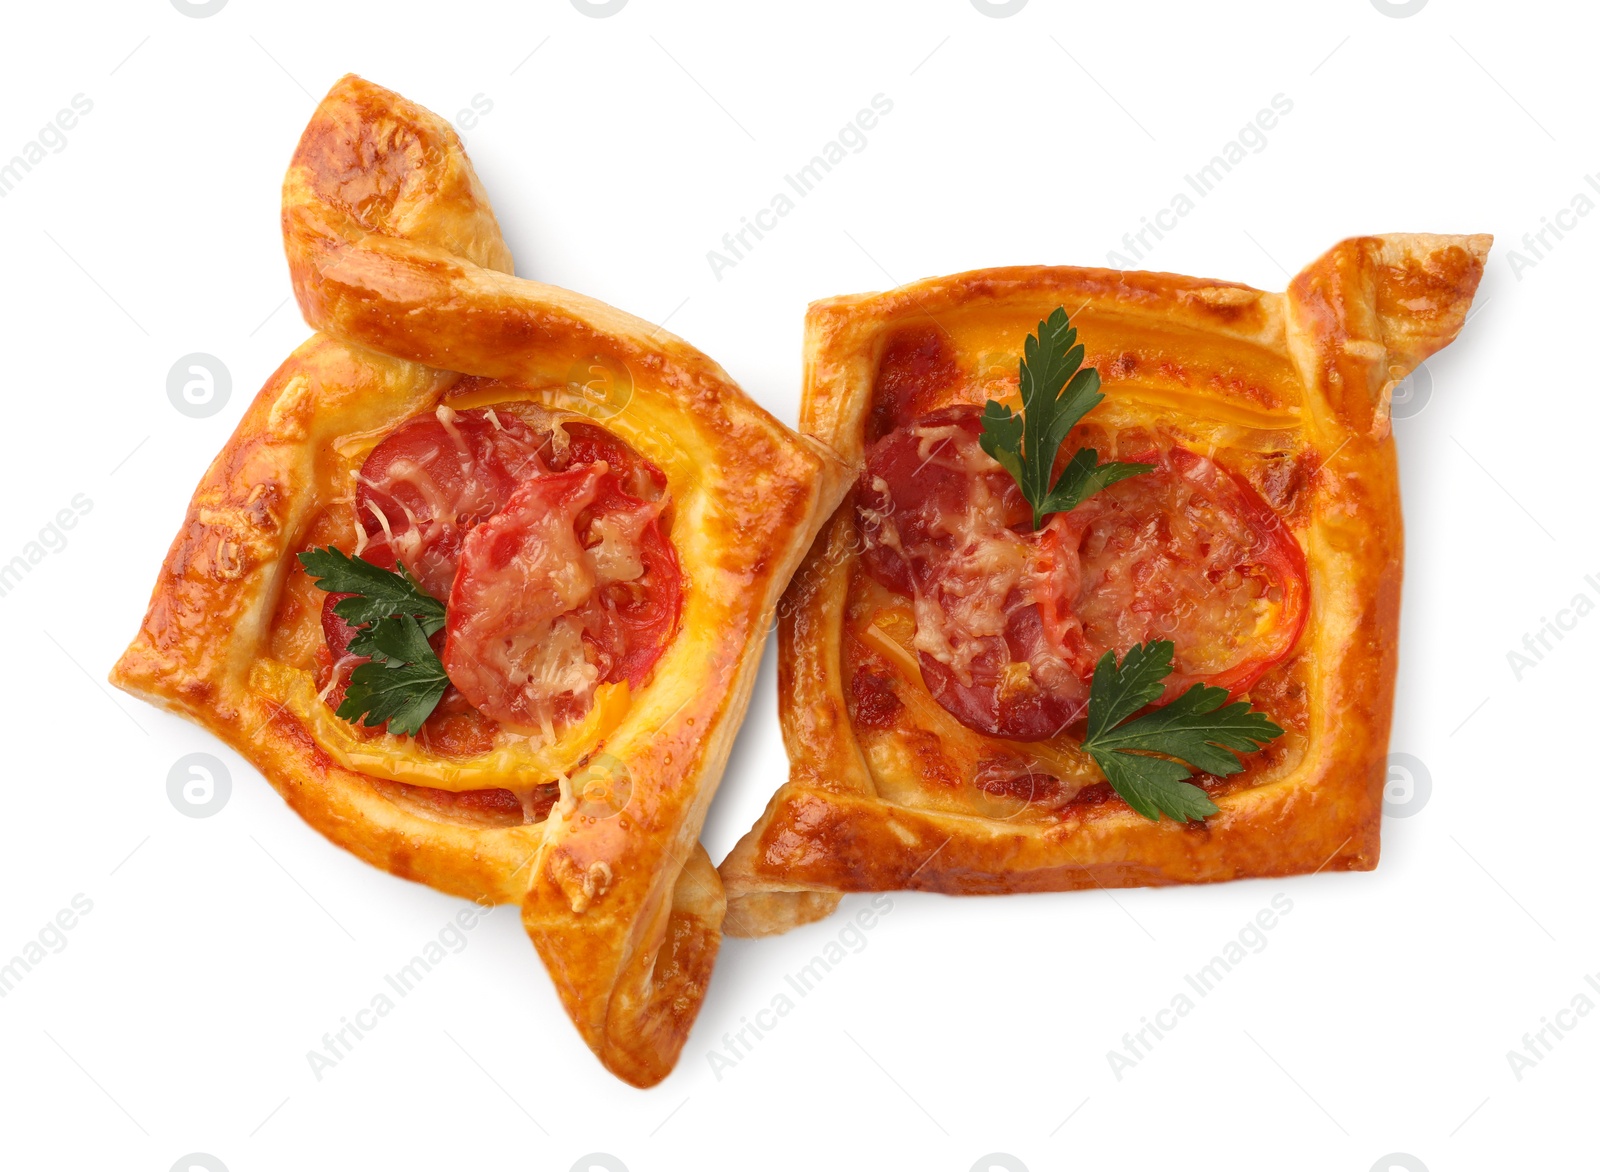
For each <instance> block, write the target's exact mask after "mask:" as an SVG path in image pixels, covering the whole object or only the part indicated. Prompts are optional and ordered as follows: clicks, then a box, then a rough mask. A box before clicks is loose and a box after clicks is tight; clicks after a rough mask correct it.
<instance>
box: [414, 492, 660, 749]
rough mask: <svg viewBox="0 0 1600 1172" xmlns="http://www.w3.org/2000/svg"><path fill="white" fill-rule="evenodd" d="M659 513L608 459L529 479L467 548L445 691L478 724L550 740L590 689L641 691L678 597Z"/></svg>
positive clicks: (453, 601)
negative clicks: (607, 686) (624, 685)
mask: <svg viewBox="0 0 1600 1172" xmlns="http://www.w3.org/2000/svg"><path fill="white" fill-rule="evenodd" d="M661 509H662V501H660V500H657V501H646V500H641V499H640V498H638V497H636V496H634V495H633V494H631V493H629V492H628V491H626V487H625V485H624V473H622V472H618V471H614V470H613V469H612V468H611V466H610V464H609V463H608V462H607V461H605V460H601V461H599V462H597V463H593V464H576V463H574V464H572V465H570V466H569V467H568V468H567V470H566V471H564V472H554V473H548V474H545V475H542V476H537V477H534V478H532V479H530V480H527V481H525V482H524V483H523V484H522V485H521V486H520V487H518V488H517V490H516V491H515V492H513V493H512V494H511V497H510V499H509V500H507V501H506V504H505V507H504V508H503V509H501V510H500V511H499V512H498V513H496V514H495V515H494V516H493V517H491V518H490V519H489V520H487V521H485V522H483V523H482V524H480V525H478V526H477V527H476V528H474V529H473V530H472V531H471V532H470V533H469V534H468V535H467V538H466V541H465V542H464V543H463V545H462V550H461V565H460V569H459V571H458V573H457V574H456V579H455V586H454V589H452V591H451V593H450V602H449V606H448V615H449V617H448V619H447V620H446V626H445V631H446V638H445V646H444V656H443V659H444V665H445V670H446V671H447V672H448V673H449V675H450V679H451V682H452V683H454V684H455V686H456V687H458V688H459V689H461V692H462V694H463V695H464V696H466V697H467V699H468V700H469V701H471V702H472V704H473V705H474V706H475V707H477V708H478V709H479V710H480V711H481V712H483V713H484V714H486V715H488V716H490V717H493V718H494V719H495V720H498V721H500V722H501V723H502V724H505V725H507V726H509V727H512V728H516V729H520V730H524V731H529V732H538V733H542V734H543V735H545V736H546V737H550V736H553V735H554V733H555V730H556V728H557V727H558V726H559V725H561V724H563V723H567V722H570V721H572V720H575V719H577V718H578V717H580V716H581V715H582V714H583V713H584V712H586V711H587V710H588V708H589V706H590V704H591V702H592V699H593V695H594V689H595V687H596V685H598V684H600V683H605V682H616V681H620V680H628V681H629V682H630V683H632V684H635V685H637V684H640V683H642V682H643V681H644V679H645V677H646V676H647V675H648V674H649V672H650V669H651V668H652V667H653V666H654V665H655V662H656V660H657V659H659V658H660V656H661V653H662V651H663V650H664V649H665V647H666V643H667V641H668V640H669V639H670V637H671V635H672V632H673V630H674V628H675V626H676V623H677V618H678V609H679V604H680V601H681V598H682V574H681V572H680V570H679V568H678V562H677V556H676V554H675V553H674V552H673V550H672V547H671V546H670V544H668V542H667V540H666V538H665V536H664V535H663V534H662V533H661V529H660V521H659V515H660V512H661Z"/></svg>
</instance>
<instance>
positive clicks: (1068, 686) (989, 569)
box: [856, 407, 1089, 740]
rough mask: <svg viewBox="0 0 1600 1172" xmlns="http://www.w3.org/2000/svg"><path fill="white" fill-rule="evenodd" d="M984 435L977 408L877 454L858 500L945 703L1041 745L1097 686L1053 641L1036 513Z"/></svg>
mask: <svg viewBox="0 0 1600 1172" xmlns="http://www.w3.org/2000/svg"><path fill="white" fill-rule="evenodd" d="M979 431H980V423H979V413H978V411H977V410H976V409H975V408H971V407H952V408H948V409H945V410H942V411H936V412H934V413H932V414H931V415H927V416H925V417H923V418H922V419H919V420H917V421H915V422H913V423H911V424H908V425H907V426H905V427H901V428H897V429H896V430H894V431H891V432H890V433H889V434H888V435H886V436H884V438H883V439H881V440H879V441H878V442H877V443H876V444H875V445H873V447H872V450H871V452H870V453H869V454H868V457H867V463H866V467H865V468H864V469H863V470H862V474H861V483H860V485H859V487H858V489H857V496H856V501H857V511H858V514H859V516H860V519H861V524H862V533H863V536H864V538H865V543H866V544H865V552H864V555H863V558H864V564H865V566H866V569H867V571H868V573H870V574H871V575H872V576H873V577H874V578H876V579H877V580H878V581H879V582H881V583H883V584H884V585H885V586H887V587H889V588H890V589H891V590H895V591H898V592H900V593H902V594H909V595H911V597H912V599H913V606H914V611H915V615H916V623H917V633H916V638H915V647H916V651H917V658H918V662H919V663H920V665H921V667H922V678H923V681H924V683H926V684H927V687H928V690H929V692H931V693H932V694H933V696H934V698H935V699H937V700H938V701H939V703H940V704H942V705H943V706H944V707H945V708H946V709H947V710H948V711H949V712H950V713H951V714H952V715H953V716H955V717H956V719H957V720H959V721H961V723H962V724H965V725H966V726H967V727H969V728H972V729H975V730H977V731H978V732H982V733H987V734H989V735H990V736H1002V737H1010V738H1013V739H1015V740H1040V739H1043V738H1045V737H1050V736H1054V735H1055V734H1057V733H1059V732H1061V731H1062V730H1063V729H1064V728H1065V727H1066V726H1067V725H1068V724H1070V723H1071V722H1072V721H1074V720H1076V719H1077V718H1078V717H1079V716H1080V715H1081V714H1082V712H1083V707H1084V705H1085V704H1086V703H1087V700H1088V694H1089V693H1088V687H1087V685H1086V684H1085V683H1084V682H1083V680H1082V679H1080V678H1079V676H1078V673H1077V672H1076V671H1075V670H1074V668H1073V666H1072V664H1071V663H1070V661H1069V660H1068V659H1067V658H1066V657H1065V656H1064V655H1063V654H1062V653H1061V652H1060V650H1059V649H1058V648H1057V647H1055V646H1053V645H1052V644H1051V643H1050V642H1049V640H1047V639H1046V638H1045V636H1044V630H1043V623H1042V622H1041V619H1040V615H1039V607H1038V604H1037V602H1036V600H1035V590H1034V580H1035V578H1036V577H1037V575H1038V572H1039V568H1038V562H1039V551H1038V549H1037V548H1036V543H1035V542H1034V541H1033V540H1032V535H1030V534H1026V533H1024V532H1021V531H1019V530H1021V529H1026V527H1027V524H1028V521H1029V518H1030V514H1029V511H1028V507H1027V505H1026V503H1025V502H1024V501H1023V499H1022V494H1021V493H1020V492H1018V491H1017V486H1016V482H1015V481H1013V480H1012V479H1011V477H1010V476H1009V475H1008V474H1007V473H1006V472H1005V470H1004V469H1002V468H1001V467H1000V466H999V465H998V464H996V463H995V462H994V461H993V460H992V459H990V457H989V456H988V454H987V453H985V452H984V451H983V449H982V448H981V447H979V446H978V434H979Z"/></svg>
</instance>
